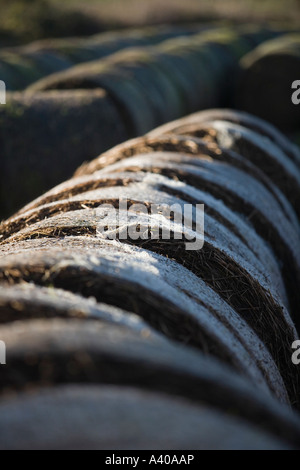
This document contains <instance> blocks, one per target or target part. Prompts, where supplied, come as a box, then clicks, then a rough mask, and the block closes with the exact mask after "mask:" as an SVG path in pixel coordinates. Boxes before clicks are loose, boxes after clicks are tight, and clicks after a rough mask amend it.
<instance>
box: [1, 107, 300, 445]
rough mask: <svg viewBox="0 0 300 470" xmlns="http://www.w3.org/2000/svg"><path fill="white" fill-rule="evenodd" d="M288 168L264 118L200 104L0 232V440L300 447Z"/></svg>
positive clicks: (293, 209) (86, 171) (292, 168)
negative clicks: (201, 220)
mask: <svg viewBox="0 0 300 470" xmlns="http://www.w3.org/2000/svg"><path fill="white" fill-rule="evenodd" d="M257 155H259V158H258V157H257ZM299 159H300V156H299V151H298V150H297V149H296V148H295V147H294V146H293V145H292V144H291V143H290V142H289V141H288V140H287V139H286V138H285V137H284V136H283V135H281V134H280V133H279V132H278V131H277V130H276V129H274V128H273V127H271V126H270V125H268V124H266V123H264V122H263V121H261V120H259V119H257V118H254V117H251V116H249V115H247V114H243V113H236V112H234V111H229V110H228V111H222V110H211V111H208V112H203V113H197V114H195V115H192V116H190V117H188V118H184V119H182V120H179V121H176V122H173V123H171V124H169V125H167V126H163V127H161V128H159V129H156V130H155V131H153V132H151V133H150V134H148V135H146V136H145V137H139V138H137V139H134V140H131V141H128V142H126V143H124V144H122V145H119V146H117V147H115V148H113V149H112V150H110V151H108V152H106V153H104V154H103V155H101V156H100V157H98V158H97V159H96V160H94V161H93V162H91V163H88V164H85V165H83V166H81V167H80V168H79V169H78V171H77V173H76V174H75V175H74V177H73V178H71V179H70V180H68V181H66V182H65V183H63V184H61V185H59V186H57V187H56V188H54V189H52V190H51V191H49V192H48V193H46V194H45V195H43V196H41V197H40V198H38V199H36V200H35V201H33V202H32V203H30V204H28V205H27V206H26V207H24V208H23V209H22V210H21V211H19V212H18V213H17V214H15V216H14V217H11V218H10V219H8V220H7V221H6V222H3V223H2V225H1V227H0V234H1V235H0V237H1V238H0V239H1V243H0V323H1V327H0V340H2V341H5V343H6V347H7V365H5V366H3V367H2V368H1V375H0V384H1V389H0V393H1V400H0V427H1V433H0V447H1V448H3V449H16V448H26V449H28V448H29V449H32V448H43V449H44V448H47V449H49V448H104V449H137V448H139V449H142V448H148V449H191V448H195V449H203V448H204V449H216V448H217V449H225V448H226V449H232V448H235V449H243V448H247V449H265V448H268V449H285V448H299V445H300V420H299V415H298V412H297V411H292V410H291V408H290V407H291V406H293V407H295V408H299V387H300V381H299V378H300V375H299V366H298V367H297V366H296V365H294V364H293V362H292V360H291V356H292V353H293V349H292V344H293V342H294V341H295V340H297V339H298V332H297V329H298V331H299V327H300V318H299V311H298V305H299V288H298V286H299V277H300V258H299V252H300V250H299V247H300V230H299V218H298V215H299V214H297V210H299V206H298V203H297V200H298V197H299V193H300V185H299V179H298V178H299V173H300V168H299ZM278 172H281V175H282V177H283V183H282V184H281V181H279V180H278V177H277V175H278ZM291 188H292V192H291V191H290V190H291ZM122 201H123V202H122ZM124 201H126V204H125V205H124ZM141 204H143V206H141ZM151 204H154V205H155V207H156V208H157V211H156V212H153V211H150V210H149V207H150V205H151ZM187 204H189V205H190V207H191V206H192V207H193V209H192V210H191V211H190V223H188V224H186V225H182V224H180V223H179V222H178V218H176V217H175V211H179V212H180V211H181V210H183V208H184V207H186V205H187ZM197 204H204V207H205V226H204V245H203V247H202V249H197V250H187V249H186V248H187V247H186V243H187V240H190V237H192V238H193V239H194V241H195V240H196V241H197V240H198V241H201V240H202V241H203V227H200V226H199V225H198V224H197V220H198V219H197V217H198V215H199V213H198V212H197V211H199V210H200V209H199V208H197V206H196V205H197ZM174 205H176V206H174ZM171 206H173V207H176V210H175V209H173V210H174V213H173V216H171V217H170V214H169V215H168V214H167V213H166V212H165V211H164V208H166V207H171ZM145 208H146V210H144V209H145ZM127 209H128V210H127ZM116 216H117V219H114V217H116ZM149 226H151V230H152V237H151V236H150V234H149V230H148V229H149ZM132 229H135V230H136V232H134V231H132ZM165 230H170V237H168V239H165V237H164V236H163V234H164V231H165ZM131 233H137V234H142V236H131V235H130V234H131Z"/></svg>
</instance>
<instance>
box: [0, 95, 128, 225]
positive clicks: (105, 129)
mask: <svg viewBox="0 0 300 470" xmlns="http://www.w3.org/2000/svg"><path fill="white" fill-rule="evenodd" d="M100 130H101V132H100ZM128 136H129V134H128V133H127V129H126V128H125V126H124V124H123V120H122V116H121V115H120V114H119V112H118V109H116V107H115V105H114V103H113V102H112V100H111V99H110V98H109V96H107V94H106V93H105V92H104V91H103V90H90V91H88V90H74V91H59V92H56V91H50V92H44V93H35V94H34V95H26V94H11V95H9V96H8V99H7V104H6V106H3V107H1V110H0V146H1V167H2V171H1V176H0V180H1V181H0V182H1V190H0V216H1V217H4V216H8V215H10V214H11V213H13V212H14V211H15V210H16V209H17V208H19V207H21V206H22V205H23V204H24V203H26V202H28V201H30V200H31V199H32V198H34V197H36V196H37V195H39V194H42V193H43V192H45V191H46V190H47V189H49V188H51V187H52V186H53V185H55V184H57V183H59V182H60V181H63V180H64V179H66V178H67V177H69V176H71V174H72V172H73V171H74V170H75V168H76V167H77V166H78V165H79V164H80V163H82V161H84V160H88V159H91V158H93V157H95V156H96V155H97V154H98V153H99V150H101V149H102V150H104V149H108V148H110V147H111V146H112V145H114V144H115V143H116V142H121V141H122V140H124V139H126V138H127V137H128ZM62 157H63V158H62Z"/></svg>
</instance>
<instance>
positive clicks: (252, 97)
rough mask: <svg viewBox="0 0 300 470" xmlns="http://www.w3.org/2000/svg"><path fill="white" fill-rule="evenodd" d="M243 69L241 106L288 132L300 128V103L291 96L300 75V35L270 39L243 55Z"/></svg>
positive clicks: (239, 85)
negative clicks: (293, 84) (294, 101)
mask: <svg viewBox="0 0 300 470" xmlns="http://www.w3.org/2000/svg"><path fill="white" fill-rule="evenodd" d="M241 69H242V72H241V77H240V81H239V84H238V89H237V100H236V105H237V107H238V108H239V109H243V110H245V111H247V112H249V113H253V114H255V115H257V116H259V117H261V118H263V119H266V120H267V121H269V122H271V123H273V124H274V125H276V126H277V127H279V128H280V129H281V130H283V131H285V132H287V133H293V132H296V131H297V130H298V131H299V127H300V106H298V105H296V104H294V103H293V102H292V99H291V98H292V93H293V89H292V83H293V82H294V81H295V80H297V79H299V77H300V35H299V34H291V35H286V36H283V37H280V38H276V39H274V40H270V41H266V42H265V43H263V44H262V45H260V46H258V47H257V48H256V49H255V50H253V51H252V52H250V53H249V54H247V55H246V56H245V57H243V58H242V60H241ZM294 91H295V90H294Z"/></svg>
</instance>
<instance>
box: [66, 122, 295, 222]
mask: <svg viewBox="0 0 300 470" xmlns="http://www.w3.org/2000/svg"><path fill="white" fill-rule="evenodd" d="M183 121H184V120H183ZM163 127H164V126H163ZM212 133H213V134H214V131H210V132H205V131H204V126H203V125H201V124H198V125H196V124H195V125H193V124H190V125H189V124H187V125H186V126H185V125H182V127H181V128H180V129H179V130H177V131H176V135H174V134H173V135H168V134H165V133H163V134H162V135H156V134H159V133H158V132H157V133H156V132H155V131H153V132H150V133H149V134H148V136H145V137H140V138H137V139H132V140H129V141H128V142H125V143H122V144H120V145H117V146H116V147H114V148H113V149H111V150H109V151H108V152H105V153H104V154H102V155H100V156H99V157H98V158H96V159H94V160H92V161H91V162H88V163H84V164H83V165H81V166H80V167H79V168H78V170H77V171H76V173H75V176H81V175H88V174H92V173H94V172H96V171H98V170H101V169H102V168H104V167H106V166H107V165H110V164H112V163H116V162H118V161H120V160H122V159H124V158H128V157H132V156H133V155H138V154H144V153H149V152H150V153H151V152H153V151H168V152H182V153H184V154H191V155H193V156H197V157H199V158H201V159H204V160H219V161H224V162H227V163H230V164H231V165H233V166H234V167H236V168H238V169H241V170H243V171H245V172H246V173H248V174H249V175H251V176H253V177H254V178H256V179H257V180H258V181H259V182H261V183H262V184H263V185H264V186H266V188H267V189H268V190H269V191H270V192H271V193H272V195H273V196H274V197H275V198H276V200H277V201H278V203H279V204H280V205H281V207H282V210H283V211H284V213H285V215H286V216H287V217H288V218H289V219H290V221H291V222H292V223H293V224H294V226H295V229H296V230H298V229H299V220H298V218H297V215H296V213H295V211H294V209H293V208H292V206H291V204H290V202H289V201H288V200H287V198H286V197H285V196H284V195H283V194H282V192H281V191H280V190H279V189H278V187H277V186H276V184H274V183H272V181H271V180H270V179H269V178H268V177H267V176H266V174H265V173H263V172H262V171H261V169H260V167H257V166H256V165H253V163H252V162H250V161H249V160H248V159H246V158H244V155H243V156H242V155H241V154H237V153H236V152H232V151H231V150H230V149H229V150H228V149H227V148H225V147H220V145H217V144H216V143H215V140H214V138H213V137H214V136H213V135H211V134H212ZM181 134H183V135H181ZM189 134H192V136H190V135H189ZM194 134H196V135H198V134H199V135H200V136H201V139H200V138H199V137H195V136H194ZM247 153H249V151H248V152H247V151H245V156H247ZM288 164H289V162H288ZM262 166H264V167H265V169H266V172H267V173H268V172H269V169H268V167H267V165H263V164H262ZM296 174H297V173H296Z"/></svg>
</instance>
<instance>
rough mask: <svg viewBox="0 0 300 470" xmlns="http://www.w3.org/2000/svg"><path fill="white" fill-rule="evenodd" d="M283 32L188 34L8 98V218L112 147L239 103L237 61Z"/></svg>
mask: <svg viewBox="0 0 300 470" xmlns="http://www.w3.org/2000/svg"><path fill="white" fill-rule="evenodd" d="M176 31H177V30H176ZM177 33H178V31H177ZM123 34H124V33H123ZM178 34H179V33H178ZM277 34H279V33H278V32H276V31H269V30H260V29H258V30H256V29H249V28H244V29H243V30H241V31H240V32H239V31H236V32H232V31H228V30H226V29H219V30H213V31H206V32H202V33H201V34H197V35H190V36H189V37H182V36H181V37H177V38H175V39H172V40H167V41H164V42H162V43H160V44H159V45H158V46H156V47H154V46H153V47H140V48H135V49H132V48H130V49H127V50H126V51H122V52H118V53H116V54H112V55H110V56H109V57H108V58H106V59H102V60H99V61H96V62H91V63H88V64H86V63H85V64H82V65H78V66H76V67H73V68H70V69H69V70H68V71H65V72H62V73H59V74H53V75H50V76H49V77H47V78H45V79H43V80H41V81H38V82H36V83H35V84H34V85H32V87H31V88H30V89H28V90H27V91H26V93H25V94H20V93H13V94H10V95H9V96H8V97H7V104H6V105H5V106H1V108H0V152H1V163H0V165H1V166H2V168H1V194H0V217H2V218H3V217H5V216H8V215H11V214H12V213H13V211H15V210H16V209H18V208H19V207H21V206H22V204H24V203H26V202H28V201H30V200H31V199H32V198H34V197H36V196H38V195H39V194H40V193H41V192H43V191H46V190H48V189H49V188H51V187H52V186H53V185H55V184H58V183H59V182H61V181H64V180H65V179H66V178H69V177H70V176H71V174H72V173H73V171H75V169H76V168H77V167H78V166H79V165H80V164H81V163H82V162H83V161H85V160H89V159H92V158H94V157H95V156H96V155H98V154H99V153H101V152H103V151H105V150H107V149H108V148H110V147H112V146H113V145H116V144H118V143H120V142H123V141H125V140H127V139H129V138H131V137H134V136H137V135H143V134H144V133H145V132H148V131H149V130H151V129H153V128H155V127H157V126H159V125H160V124H163V123H165V122H169V121H171V120H173V119H176V118H178V117H181V116H183V115H186V114H188V113H191V112H193V111H197V110H200V109H204V108H207V107H212V106H221V105H225V104H226V103H228V102H230V101H232V96H233V90H234V77H236V75H237V70H238V62H239V59H240V58H241V57H242V56H243V55H244V54H245V53H246V52H248V51H249V50H251V49H252V48H253V47H255V45H257V44H258V43H260V42H261V41H263V40H264V39H266V38H268V37H270V36H271V37H273V36H274V35H277ZM164 35H165V36H168V35H171V33H170V32H168V30H167V31H166V32H165V33H163V32H161V36H160V39H162V37H163V36H164ZM145 36H146V35H145ZM122 37H123V36H122ZM130 38H132V36H130V35H129V37H128V41H127V44H128V45H130V44H131V42H130V41H131V39H130ZM125 39H126V36H125V35H124V37H123V40H124V41H125ZM90 41H92V40H90ZM125 42H126V41H125ZM115 46H116V45H115ZM99 47H100V46H99ZM101 47H102V46H101ZM101 47H100V48H101ZM116 47H117V46H116ZM118 47H119V46H118ZM107 50H110V51H113V50H114V48H110V49H109V48H108V49H107ZM15 75H16V76H18V74H17V73H16V71H14V76H15ZM0 77H1V73H0ZM1 78H2V77H1ZM53 89H55V90H56V91H55V92H54V91H53ZM79 89H80V90H81V91H79ZM95 89H97V90H99V89H101V90H102V91H101V92H97V91H95ZM51 90H52V91H51ZM82 90H85V91H82ZM103 90H104V91H103Z"/></svg>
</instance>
